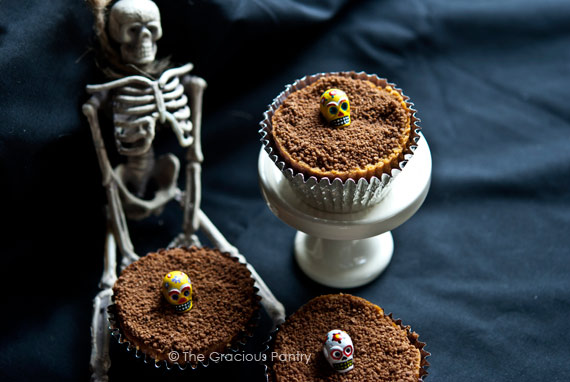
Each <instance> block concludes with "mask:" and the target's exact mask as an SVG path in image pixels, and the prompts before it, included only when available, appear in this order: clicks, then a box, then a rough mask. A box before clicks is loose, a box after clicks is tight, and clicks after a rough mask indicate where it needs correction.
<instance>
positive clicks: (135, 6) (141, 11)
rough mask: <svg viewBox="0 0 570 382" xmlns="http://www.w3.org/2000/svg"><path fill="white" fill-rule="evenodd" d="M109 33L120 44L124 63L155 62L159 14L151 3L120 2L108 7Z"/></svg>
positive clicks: (126, 0)
mask: <svg viewBox="0 0 570 382" xmlns="http://www.w3.org/2000/svg"><path fill="white" fill-rule="evenodd" d="M109 33H110V34H111V37H112V38H113V40H115V41H116V42H117V43H119V44H120V45H121V58H122V59H123V61H124V62H125V63H126V64H135V65H145V64H149V63H151V62H153V61H154V58H155V56H156V41H157V40H158V39H160V38H161V37H162V26H161V25H160V12H159V10H158V7H157V6H156V4H155V3H153V2H152V1H150V0H120V1H118V2H117V3H115V5H113V7H112V8H111V13H110V15H109Z"/></svg>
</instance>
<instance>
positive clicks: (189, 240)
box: [168, 233, 201, 248]
mask: <svg viewBox="0 0 570 382" xmlns="http://www.w3.org/2000/svg"><path fill="white" fill-rule="evenodd" d="M193 245H195V246H200V245H201V244H200V239H198V236H196V235H187V234H185V233H181V234H179V235H178V236H176V237H175V238H174V240H172V241H171V242H170V244H168V248H176V247H191V246H193Z"/></svg>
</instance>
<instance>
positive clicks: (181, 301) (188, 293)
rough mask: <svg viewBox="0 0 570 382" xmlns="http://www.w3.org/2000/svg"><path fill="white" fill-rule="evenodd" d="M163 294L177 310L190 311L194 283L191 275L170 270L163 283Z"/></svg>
mask: <svg viewBox="0 0 570 382" xmlns="http://www.w3.org/2000/svg"><path fill="white" fill-rule="evenodd" d="M161 290H162V295H163V296H164V298H165V299H166V301H168V302H169V303H170V304H171V305H173V306H174V310H176V311H177V312H180V313H182V312H188V311H189V310H190V309H192V284H191V282H190V277H188V275H187V274H186V273H184V272H180V271H172V272H168V273H167V274H166V276H164V279H162V285H161Z"/></svg>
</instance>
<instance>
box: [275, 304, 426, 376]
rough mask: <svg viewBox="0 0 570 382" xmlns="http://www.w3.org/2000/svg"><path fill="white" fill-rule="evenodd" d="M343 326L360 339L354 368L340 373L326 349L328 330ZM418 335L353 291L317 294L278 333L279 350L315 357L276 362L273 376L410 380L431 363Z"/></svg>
mask: <svg viewBox="0 0 570 382" xmlns="http://www.w3.org/2000/svg"><path fill="white" fill-rule="evenodd" d="M332 329H340V330H342V331H345V332H346V333H348V334H349V335H350V337H351V339H352V342H353V344H354V368H353V369H352V370H350V371H348V372H346V373H344V374H339V373H337V372H336V371H335V370H334V369H333V368H332V367H331V366H330V365H329V364H328V363H327V360H326V358H325V356H324V354H323V343H324V341H325V338H326V336H327V332H329V331H330V330H332ZM417 338H418V336H417V334H415V333H412V332H410V331H409V328H404V327H403V326H401V325H400V324H399V323H397V322H395V321H394V320H393V319H392V318H391V317H390V316H387V315H385V314H384V311H383V310H382V309H381V308H380V307H378V306H376V305H374V304H372V303H371V302H369V301H367V300H365V299H363V298H360V297H355V296H351V295H347V294H336V295H326V296H320V297H317V298H314V299H312V300H311V301H309V302H308V303H307V304H305V305H304V306H303V307H302V308H301V309H299V310H298V311H297V312H296V313H294V314H293V315H291V316H290V317H289V318H288V319H287V321H285V323H284V324H283V325H281V327H280V328H279V330H278V331H277V333H276V336H275V341H274V344H273V350H272V351H273V352H275V353H276V354H296V353H303V354H306V355H307V356H310V358H309V362H305V361H304V360H306V357H305V359H304V360H303V361H302V362H299V361H279V360H278V358H277V356H275V361H274V363H273V365H272V367H271V369H272V370H271V372H270V374H269V375H270V380H273V381H275V382H280V381H297V382H301V381H344V382H348V381H359V382H360V381H410V382H412V381H413V382H417V381H419V380H420V378H421V376H422V375H424V374H425V371H424V370H423V368H422V366H424V364H427V363H426V362H425V359H424V356H425V355H426V354H427V353H426V352H425V351H423V350H422V348H423V344H422V343H420V342H419V341H418V340H417Z"/></svg>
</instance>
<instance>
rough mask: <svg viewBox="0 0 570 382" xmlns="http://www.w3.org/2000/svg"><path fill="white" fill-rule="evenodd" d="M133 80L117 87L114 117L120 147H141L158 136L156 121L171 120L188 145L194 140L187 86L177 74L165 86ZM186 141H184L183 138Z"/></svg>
mask: <svg viewBox="0 0 570 382" xmlns="http://www.w3.org/2000/svg"><path fill="white" fill-rule="evenodd" d="M153 85H154V86H152V87H151V86H148V85H145V84H138V83H133V84H130V85H127V86H123V87H120V88H118V89H116V90H115V93H114V96H113V121H114V125H115V138H116V140H117V145H118V149H119V151H122V152H123V153H125V151H141V149H143V147H149V146H150V144H151V143H152V140H153V139H154V134H155V125H156V121H157V120H159V121H160V122H162V123H168V124H170V126H171V127H172V129H173V130H174V132H175V134H176V135H177V137H178V139H179V140H181V139H182V140H184V142H185V145H189V144H191V143H192V141H191V140H192V137H191V136H190V132H191V130H192V123H191V122H190V120H189V118H190V108H189V107H188V98H187V97H186V95H185V94H184V87H183V86H182V84H181V83H180V80H179V77H178V76H173V77H172V78H171V79H170V80H169V81H168V82H167V83H166V84H165V85H164V86H163V87H162V88H160V87H159V86H158V82H156V81H155V82H153ZM181 143H182V142H181Z"/></svg>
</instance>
